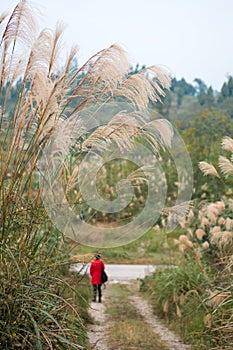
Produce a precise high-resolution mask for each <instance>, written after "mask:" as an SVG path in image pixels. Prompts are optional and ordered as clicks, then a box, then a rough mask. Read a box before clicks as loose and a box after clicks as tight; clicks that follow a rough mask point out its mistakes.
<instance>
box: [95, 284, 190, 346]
mask: <svg viewBox="0 0 233 350" xmlns="http://www.w3.org/2000/svg"><path fill="white" fill-rule="evenodd" d="M108 283H109V282H108ZM109 284H110V283H109ZM109 284H108V287H107V288H106V289H104V290H103V302H102V303H91V308H90V310H89V312H90V314H91V316H92V317H93V319H94V320H95V323H94V324H93V325H90V326H89V329H88V337H89V341H90V344H91V346H92V347H91V349H93V350H109V349H108V347H107V345H106V343H105V339H106V338H107V337H108V331H109V328H110V327H111V319H110V318H109V315H107V314H106V312H105V311H106V306H105V305H106V304H107V303H108V300H109V298H110V295H111V286H110V285H109ZM131 290H135V289H134V288H132V289H131ZM129 302H131V303H132V304H133V305H134V307H135V308H136V309H137V311H138V313H139V314H140V315H141V316H142V317H143V319H144V321H145V323H147V324H148V327H151V329H152V330H153V332H154V333H156V334H157V335H158V337H159V338H160V339H161V340H162V341H163V342H164V343H165V344H166V347H167V348H168V350H191V346H189V345H187V344H184V343H183V342H182V341H181V340H180V338H179V337H178V336H177V335H175V334H174V333H173V332H171V331H170V330H169V329H168V328H167V327H166V326H164V325H163V324H162V323H161V322H160V321H159V319H158V318H157V317H156V316H155V315H154V314H153V311H152V307H151V306H150V305H149V304H148V302H147V301H146V300H144V299H142V298H141V297H140V296H138V295H137V294H136V293H135V294H133V295H131V296H130V298H129ZM151 350H154V349H151Z"/></svg>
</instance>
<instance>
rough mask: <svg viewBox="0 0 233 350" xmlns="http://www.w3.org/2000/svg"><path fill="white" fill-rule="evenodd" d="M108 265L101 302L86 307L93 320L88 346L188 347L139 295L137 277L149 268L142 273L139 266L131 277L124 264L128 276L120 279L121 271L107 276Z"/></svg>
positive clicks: (127, 349)
mask: <svg viewBox="0 0 233 350" xmlns="http://www.w3.org/2000/svg"><path fill="white" fill-rule="evenodd" d="M120 266H121V265H118V266H117V267H119V269H121V267H120ZM108 267H109V266H108V265H107V271H108V274H109V276H111V278H110V280H109V281H108V282H107V286H106V288H103V302H102V303H93V302H92V303H91V305H90V309H89V313H90V315H91V316H92V319H93V324H91V325H90V326H89V328H88V337H89V342H90V345H91V349H92V350H132V349H134V350H136V349H138V350H139V349H140V350H143V349H145V350H191V346H189V345H187V344H184V343H183V342H182V341H181V340H180V339H179V337H178V336H177V335H175V334H174V333H173V332H171V331H170V330H169V329H168V328H167V327H166V326H164V325H163V324H162V323H161V322H160V321H159V319H158V318H157V317H156V316H155V315H154V314H153V311H152V307H151V306H150V305H149V304H148V302H147V301H146V300H144V299H143V298H142V297H141V296H140V292H139V281H137V278H138V277H139V278H142V277H144V276H142V274H147V273H148V271H149V270H150V269H149V270H148V269H147V270H144V273H142V270H143V269H142V268H139V269H138V271H140V272H139V274H140V276H136V277H135V273H134V275H133V276H132V277H131V276H129V271H130V269H128V266H127V272H128V275H127V277H126V278H125V279H124V278H123V274H124V273H125V272H124V273H123V272H122V273H120V270H118V272H117V274H118V276H117V275H116V274H114V275H111V274H110V269H109V268H108ZM137 267H138V266H137ZM122 268H123V266H122ZM147 268H148V267H147ZM132 269H133V268H132ZM135 270H136V268H135ZM112 271H113V270H112ZM150 271H151V270H150ZM117 277H118V278H117ZM130 277H131V278H130Z"/></svg>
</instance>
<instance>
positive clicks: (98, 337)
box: [88, 288, 110, 350]
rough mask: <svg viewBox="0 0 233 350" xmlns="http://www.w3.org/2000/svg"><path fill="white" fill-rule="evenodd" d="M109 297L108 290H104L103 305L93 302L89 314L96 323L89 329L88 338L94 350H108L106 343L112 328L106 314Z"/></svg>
mask: <svg viewBox="0 0 233 350" xmlns="http://www.w3.org/2000/svg"><path fill="white" fill-rule="evenodd" d="M108 297H109V290H108V288H106V289H103V296H102V303H94V302H91V304H90V309H89V314H90V315H91V316H92V318H93V320H94V322H95V323H94V324H92V325H90V326H89V327H88V338H89V342H90V344H91V348H92V349H93V350H108V348H107V346H106V343H105V339H106V338H107V334H108V329H109V326H110V323H109V320H108V321H107V315H106V313H105V310H106V307H105V303H106V301H107V299H108Z"/></svg>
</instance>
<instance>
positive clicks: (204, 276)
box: [141, 137, 233, 350]
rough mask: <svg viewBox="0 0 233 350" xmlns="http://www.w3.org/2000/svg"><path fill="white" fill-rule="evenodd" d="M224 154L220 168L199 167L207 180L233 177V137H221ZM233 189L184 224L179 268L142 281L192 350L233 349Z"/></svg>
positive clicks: (203, 164) (207, 203) (178, 242)
mask: <svg viewBox="0 0 233 350" xmlns="http://www.w3.org/2000/svg"><path fill="white" fill-rule="evenodd" d="M221 145H222V148H223V152H226V153H224V155H219V161H218V168H219V171H218V168H215V167H214V166H213V165H212V164H209V163H207V162H200V163H199V166H200V169H201V170H202V172H203V173H204V175H205V176H208V177H209V176H214V177H215V179H216V181H219V182H220V183H221V182H224V181H225V180H224V176H226V177H230V176H232V175H233V165H232V154H233V139H232V138H230V137H224V138H223V139H222V144H221ZM232 209H233V205H232V191H231V190H228V193H226V194H225V195H224V196H223V197H222V198H220V199H219V200H218V201H205V202H200V204H199V207H197V208H195V210H194V211H193V213H192V215H189V218H187V220H184V221H183V222H182V223H180V225H181V226H182V228H183V229H185V230H186V234H182V235H180V236H179V238H178V239H175V240H174V243H175V244H176V245H177V247H178V248H177V249H178V250H179V251H180V255H179V257H178V259H177V267H176V268H173V269H172V268H165V269H161V270H158V271H157V272H156V273H154V274H153V276H151V277H148V278H146V279H145V280H144V281H142V285H141V289H142V290H143V291H145V292H146V294H147V295H148V297H149V298H150V300H151V302H152V304H153V307H154V310H155V313H156V314H158V315H159V316H160V317H161V318H163V319H164V321H165V322H167V323H168V324H169V325H170V326H171V327H172V328H173V329H175V330H176V331H178V332H179V333H180V334H181V336H182V337H183V338H184V339H185V340H187V341H188V342H190V343H192V344H193V348H194V349H198V350H199V349H216V350H217V349H224V350H230V349H231V348H232V346H233V338H232V334H233V322H232V310H233V290H232V267H233V264H232V254H233V215H232Z"/></svg>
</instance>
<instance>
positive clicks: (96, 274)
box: [90, 254, 105, 303]
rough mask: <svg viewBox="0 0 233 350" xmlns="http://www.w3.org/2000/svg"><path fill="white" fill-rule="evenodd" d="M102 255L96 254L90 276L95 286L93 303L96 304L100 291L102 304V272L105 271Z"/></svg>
mask: <svg viewBox="0 0 233 350" xmlns="http://www.w3.org/2000/svg"><path fill="white" fill-rule="evenodd" d="M100 258H101V255H100V254H96V255H95V260H93V261H92V262H91V266H90V275H91V284H92V285H93V301H94V302H96V296H97V291H98V300H99V303H101V296H102V292H101V285H102V271H103V270H104V269H105V266H104V261H103V260H101V259H100Z"/></svg>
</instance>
